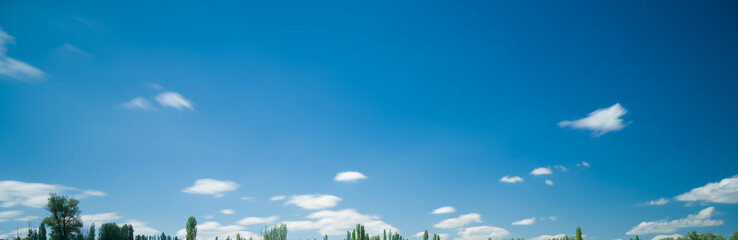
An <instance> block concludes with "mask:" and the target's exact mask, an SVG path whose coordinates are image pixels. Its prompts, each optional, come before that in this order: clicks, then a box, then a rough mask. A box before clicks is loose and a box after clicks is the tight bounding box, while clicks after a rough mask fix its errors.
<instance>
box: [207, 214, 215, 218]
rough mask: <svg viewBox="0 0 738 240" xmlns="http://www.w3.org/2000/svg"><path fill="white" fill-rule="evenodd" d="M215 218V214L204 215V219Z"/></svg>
mask: <svg viewBox="0 0 738 240" xmlns="http://www.w3.org/2000/svg"><path fill="white" fill-rule="evenodd" d="M213 218H215V215H212V214H211V215H205V219H213Z"/></svg>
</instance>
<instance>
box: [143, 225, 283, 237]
mask: <svg viewBox="0 0 738 240" xmlns="http://www.w3.org/2000/svg"><path fill="white" fill-rule="evenodd" d="M134 229H136V231H138V229H137V228H135V227H134ZM290 230H291V229H290ZM236 234H241V237H244V238H247V239H248V238H249V237H253V238H254V239H260V237H259V235H258V234H255V233H252V232H249V231H246V228H245V227H244V226H241V225H235V224H233V225H222V224H220V223H219V222H214V221H208V222H204V223H198V224H197V238H198V239H215V237H220V238H219V239H225V238H226V237H227V236H230V237H231V238H233V237H235V236H236ZM186 235H187V230H186V229H180V230H179V231H177V236H179V237H180V238H185V236H186Z"/></svg>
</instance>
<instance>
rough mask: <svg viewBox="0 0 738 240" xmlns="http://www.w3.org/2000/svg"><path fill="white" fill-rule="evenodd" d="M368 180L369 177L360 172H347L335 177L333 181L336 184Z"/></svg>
mask: <svg viewBox="0 0 738 240" xmlns="http://www.w3.org/2000/svg"><path fill="white" fill-rule="evenodd" d="M366 178H367V177H366V176H365V175H364V174H362V173H360V172H356V171H345V172H340V173H338V174H336V177H334V178H333V180H335V181H336V182H356V181H359V180H362V179H366Z"/></svg>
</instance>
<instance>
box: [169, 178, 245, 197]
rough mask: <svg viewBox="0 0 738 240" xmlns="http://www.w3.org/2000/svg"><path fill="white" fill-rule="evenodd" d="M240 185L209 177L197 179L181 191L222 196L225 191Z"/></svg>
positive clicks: (232, 189)
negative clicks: (193, 183)
mask: <svg viewBox="0 0 738 240" xmlns="http://www.w3.org/2000/svg"><path fill="white" fill-rule="evenodd" d="M239 187H240V185H238V184H237V183H235V182H232V181H221V180H215V179H210V178H205V179H198V180H196V181H195V185H192V186H190V187H188V188H185V189H182V192H185V193H191V194H206V195H214V196H215V197H216V198H219V197H222V196H223V195H224V194H225V193H226V192H230V191H234V190H236V189H238V188H239Z"/></svg>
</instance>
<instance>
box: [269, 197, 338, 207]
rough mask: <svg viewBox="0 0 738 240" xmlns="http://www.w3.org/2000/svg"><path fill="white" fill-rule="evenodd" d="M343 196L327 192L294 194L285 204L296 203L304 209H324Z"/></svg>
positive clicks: (335, 203) (333, 204)
mask: <svg viewBox="0 0 738 240" xmlns="http://www.w3.org/2000/svg"><path fill="white" fill-rule="evenodd" d="M341 200H343V199H341V198H339V197H336V196H333V195H327V194H306V195H293V196H291V197H290V200H288V201H287V202H286V203H285V204H284V205H295V206H298V207H301V208H304V209H324V208H329V207H334V206H336V205H337V204H338V202H340V201H341Z"/></svg>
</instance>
